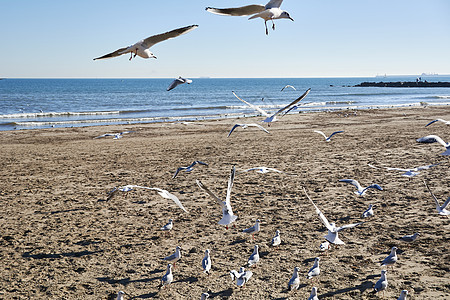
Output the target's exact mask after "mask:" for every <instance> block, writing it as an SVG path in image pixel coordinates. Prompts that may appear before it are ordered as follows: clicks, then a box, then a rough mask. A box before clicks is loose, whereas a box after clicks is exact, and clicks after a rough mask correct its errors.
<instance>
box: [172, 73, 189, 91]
mask: <svg viewBox="0 0 450 300" xmlns="http://www.w3.org/2000/svg"><path fill="white" fill-rule="evenodd" d="M183 83H187V84H191V83H192V80H190V79H187V78H183V77H181V76H179V77H178V78H177V79H175V80H174V81H172V83H171V84H170V85H169V87H168V88H167V91H170V90H173V89H174V88H176V87H177V86H179V85H180V84H183Z"/></svg>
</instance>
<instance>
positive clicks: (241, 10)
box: [206, 0, 294, 35]
mask: <svg viewBox="0 0 450 300" xmlns="http://www.w3.org/2000/svg"><path fill="white" fill-rule="evenodd" d="M282 2H283V0H270V1H269V2H268V3H267V4H266V5H258V4H253V5H247V6H242V7H236V8H213V7H207V8H206V11H208V12H211V13H213V14H217V15H225V16H249V15H253V16H251V17H250V18H249V20H251V19H255V18H262V19H263V20H264V25H265V26H266V35H267V34H269V30H268V29H267V21H272V29H273V30H275V23H274V22H273V20H274V19H289V20H291V21H294V19H292V18H291V16H290V15H289V13H288V12H287V11H284V10H281V9H280V6H281V3H282Z"/></svg>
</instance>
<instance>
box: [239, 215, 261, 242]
mask: <svg viewBox="0 0 450 300" xmlns="http://www.w3.org/2000/svg"><path fill="white" fill-rule="evenodd" d="M260 222H261V221H260V220H259V219H257V220H256V222H255V225H253V226H252V227H249V228H246V229H244V230H242V232H245V233H251V234H252V237H253V239H255V233H258V232H259V230H260V227H259V223H260Z"/></svg>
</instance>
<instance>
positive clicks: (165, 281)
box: [161, 264, 173, 287]
mask: <svg viewBox="0 0 450 300" xmlns="http://www.w3.org/2000/svg"><path fill="white" fill-rule="evenodd" d="M172 281H173V274H172V265H171V264H168V265H167V271H166V274H164V276H163V277H162V278H161V287H165V286H166V285H169V284H171V283H172Z"/></svg>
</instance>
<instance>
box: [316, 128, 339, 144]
mask: <svg viewBox="0 0 450 300" xmlns="http://www.w3.org/2000/svg"><path fill="white" fill-rule="evenodd" d="M314 132H315V133H318V134H320V135H321V136H323V137H324V138H325V141H327V142H329V141H331V138H332V137H333V135H335V134H338V133H342V132H344V130H339V131H335V132H333V133H332V134H330V136H328V137H327V136H326V135H325V133H323V132H322V131H320V130H314Z"/></svg>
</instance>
